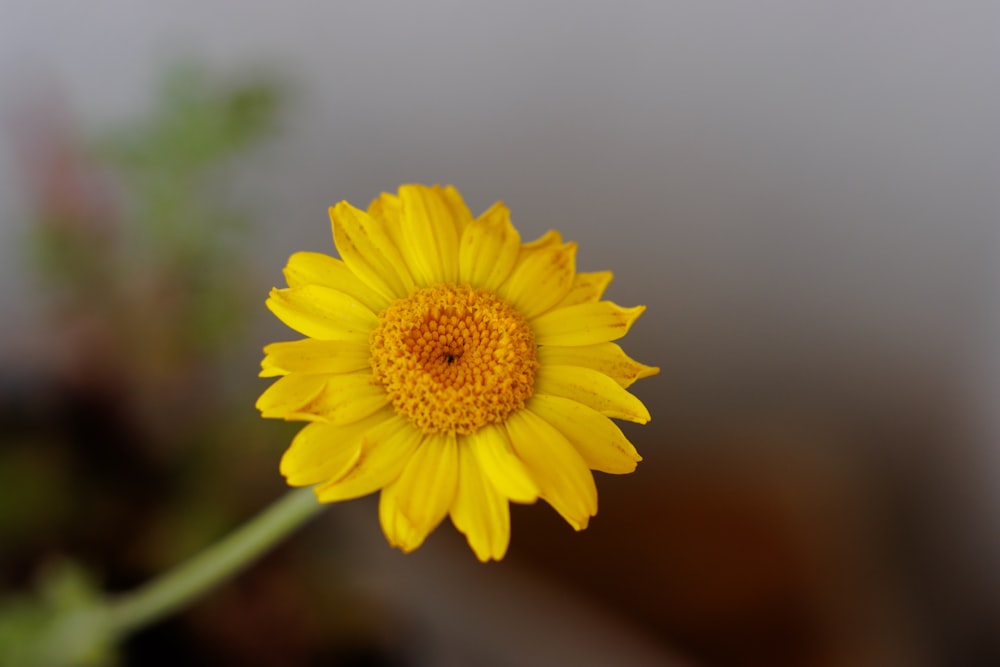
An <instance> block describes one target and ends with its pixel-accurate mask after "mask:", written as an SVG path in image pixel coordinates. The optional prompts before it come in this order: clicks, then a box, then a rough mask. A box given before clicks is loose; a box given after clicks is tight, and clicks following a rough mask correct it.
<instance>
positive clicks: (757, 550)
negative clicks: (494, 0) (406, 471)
mask: <svg viewBox="0 0 1000 667" xmlns="http://www.w3.org/2000/svg"><path fill="white" fill-rule="evenodd" d="M459 4H460V3H448V2H441V1H434V2H429V3H422V4H421V6H420V7H416V6H414V7H410V6H409V5H408V4H407V5H406V6H405V7H404V6H403V3H399V4H397V5H394V6H393V7H392V9H391V10H388V9H386V7H383V6H382V5H381V4H379V3H372V4H367V3H358V4H357V5H352V4H351V3H339V4H338V3H332V4H329V5H327V4H326V3H308V2H293V3H289V4H288V5H287V6H286V5H285V4H280V5H279V4H273V5H261V6H255V7H254V8H253V9H250V8H249V7H246V6H245V5H243V4H240V3H234V2H232V0H214V1H212V2H199V3H195V2H180V3H171V4H170V5H162V6H160V5H156V6H154V5H140V4H137V3H128V2H124V1H118V0H116V1H115V2H112V3H111V7H112V8H113V11H105V12H101V11H92V10H91V9H90V8H89V6H88V7H84V6H83V5H80V6H79V7H77V6H76V5H72V4H65V5H62V6H59V5H57V4H53V5H51V6H48V5H46V6H42V5H41V4H40V3H30V2H18V1H15V2H14V3H12V5H11V9H10V11H9V12H7V16H6V17H5V18H6V20H4V21H0V93H2V94H0V308H2V320H0V607H2V604H3V602H4V601H6V600H9V599H12V598H14V597H15V596H17V595H21V594H26V593H30V592H31V591H33V590H35V589H36V588H37V587H38V586H39V585H40V584H41V585H44V583H45V582H46V581H49V580H50V579H51V577H52V573H53V572H54V571H56V570H58V568H59V566H60V564H61V563H64V562H65V561H66V560H67V559H69V560H72V561H74V562H76V563H77V564H79V565H81V566H82V567H83V568H84V569H85V570H86V572H88V573H89V575H90V576H91V577H93V579H94V580H95V581H96V582H97V583H98V584H99V585H101V586H102V587H104V588H105V589H107V590H112V591H121V590H125V589H128V588H130V587H132V586H135V585H137V584H138V583H140V582H142V581H145V580H147V579H148V578H149V577H151V576H154V575H155V574H156V573H158V572H162V571H163V570H164V569H165V568H167V567H169V566H171V565H172V564H174V563H177V562H180V561H181V560H183V559H184V558H186V557H188V556H190V555H192V554H194V553H196V552H197V551H199V550H200V549H201V548H203V547H204V546H206V545H208V544H210V543H211V542H212V541H213V540H215V539H217V538H218V537H220V536H222V535H224V534H225V533H226V532H227V531H228V530H230V529H232V528H233V527H235V526H237V525H239V523H240V522H241V521H243V520H245V519H246V518H248V517H250V516H252V515H253V514H254V513H255V512H257V511H259V510H260V509H262V508H263V507H265V506H267V505H268V504H269V503H270V502H271V501H272V500H273V499H275V498H277V497H279V496H280V495H281V494H282V493H283V492H284V491H285V487H284V484H283V481H282V480H281V478H280V475H279V474H278V471H277V462H278V460H279V457H280V455H281V452H282V451H283V449H284V448H285V446H286V445H287V443H288V442H289V439H290V438H291V437H292V435H293V434H294V432H295V430H296V428H297V426H296V425H294V424H279V423H273V422H271V421H264V420H261V419H260V418H259V416H258V415H257V413H256V412H255V411H254V410H253V407H252V406H253V402H254V400H255V398H256V396H257V395H258V394H259V392H260V391H261V390H262V389H263V388H264V387H265V386H266V384H267V383H266V382H265V381H263V380H260V379H258V378H256V373H257V364H258V363H259V357H260V348H261V347H262V346H263V345H264V344H266V343H268V342H271V341H274V340H287V339H291V338H293V337H295V336H294V334H292V333H290V332H288V331H287V330H285V329H284V328H282V327H281V326H280V325H279V324H277V323H276V322H274V321H273V318H271V317H270V316H269V314H268V313H267V312H266V310H265V308H264V306H263V300H264V298H265V295H266V293H267V290H268V289H269V288H270V287H271V286H272V285H275V284H279V283H280V282H281V276H280V270H281V266H282V265H283V264H284V262H285V261H286V259H287V257H288V255H289V254H290V253H292V252H294V251H297V250H314V251H319V252H332V251H333V246H332V243H331V241H330V238H329V227H328V223H327V221H326V216H325V211H326V207H327V206H329V205H331V204H334V203H335V202H336V201H338V200H341V199H346V200H349V201H351V202H353V203H355V204H358V205H361V204H364V203H365V202H366V201H368V200H369V199H371V198H372V197H374V196H375V195H377V193H378V192H380V191H382V190H393V189H395V188H396V187H397V186H398V185H399V184H400V183H403V182H410V181H413V182H426V183H434V182H442V183H454V184H455V185H456V186H457V187H458V188H459V189H460V190H461V191H462V192H463V194H464V195H465V196H466V199H467V201H468V203H469V205H470V207H471V208H472V209H473V211H474V212H480V211H482V210H485V209H486V208H487V207H488V206H489V205H490V204H491V203H492V202H493V201H495V200H497V199H503V200H504V201H505V202H506V203H507V204H508V205H509V206H510V208H511V209H512V211H513V213H514V221H515V223H516V224H517V225H518V227H519V229H521V231H522V232H523V235H524V237H525V238H526V239H529V238H534V237H537V236H539V235H541V234H542V233H543V232H544V231H545V230H546V229H549V228H558V229H559V230H560V231H561V232H562V233H563V235H564V237H565V238H567V239H569V240H575V241H578V242H579V243H580V252H579V257H578V262H579V263H578V268H579V269H580V270H583V271H592V270H604V269H613V270H614V271H615V282H614V283H613V284H612V285H611V288H610V291H609V298H611V299H613V300H615V301H617V302H619V303H622V304H623V305H634V304H636V303H643V304H645V305H647V307H648V310H647V312H646V313H645V314H644V315H643V316H642V317H641V318H640V319H639V320H638V322H637V323H636V325H635V327H634V329H633V331H632V332H631V333H630V334H629V336H628V337H627V338H625V339H624V340H623V341H622V344H623V347H624V348H625V349H626V351H628V352H629V353H630V354H632V355H633V356H634V357H636V358H637V359H638V360H640V361H642V362H644V363H648V364H652V365H657V366H660V367H661V368H662V372H661V374H660V375H658V376H656V377H653V378H649V379H646V380H643V381H641V382H639V383H637V384H636V385H635V386H634V387H633V389H634V390H635V392H636V394H637V395H638V396H640V398H642V399H643V400H644V401H645V402H646V404H647V405H648V407H649V409H650V412H651V414H652V415H653V421H652V422H651V423H650V424H649V425H646V426H636V425H631V424H626V425H624V426H623V429H624V430H625V431H626V433H627V435H628V436H629V437H630V438H631V439H632V440H633V442H634V443H635V444H636V446H637V448H638V449H639V451H640V453H641V454H642V455H643V457H644V460H643V462H642V463H641V464H640V465H639V468H638V470H637V471H636V472H635V473H634V474H632V475H628V476H621V477H616V476H609V475H603V474H598V475H597V483H598V490H599V503H600V511H599V513H598V515H597V516H596V517H595V518H594V519H593V520H592V522H591V525H590V527H589V528H588V529H587V530H586V531H582V532H580V533H576V532H574V531H573V530H572V529H571V528H570V527H569V526H567V525H566V524H565V522H563V521H562V520H561V519H560V518H559V517H558V516H557V515H556V513H555V512H554V511H552V510H551V508H549V507H547V506H546V505H545V504H544V503H538V504H537V505H534V506H530V507H522V506H515V507H513V508H512V515H513V520H512V524H513V537H512V542H511V547H510V551H509V554H508V556H507V558H506V559H505V560H504V561H503V562H501V563H495V564H489V565H481V564H479V563H478V562H477V561H476V560H475V558H474V556H473V555H472V553H471V552H470V551H469V549H468V548H467V547H466V545H465V544H464V540H463V538H462V536H461V535H459V534H457V532H456V531H455V530H454V529H453V528H452V527H451V526H450V525H447V522H446V523H445V525H442V526H441V527H440V528H439V529H438V530H437V531H436V532H435V533H434V534H433V535H432V537H431V538H430V539H429V540H428V542H427V544H426V545H424V546H423V547H422V548H421V549H420V550H418V551H417V552H416V553H414V554H409V555H403V554H400V553H398V552H396V551H393V550H392V549H390V548H389V547H388V546H387V545H386V544H385V540H384V538H383V537H382V535H381V533H380V530H379V527H378V521H377V511H376V503H375V500H374V499H373V498H369V499H365V500H361V501H358V502H352V503H345V504H339V505H335V506H332V507H330V508H329V510H328V511H327V512H326V514H325V515H324V516H323V517H322V518H321V519H319V520H318V521H316V522H315V523H314V524H312V525H310V526H308V527H307V528H305V529H304V530H303V531H301V532H300V533H299V534H297V535H295V536H294V537H293V538H292V539H291V540H289V541H288V542H287V543H286V544H284V545H283V546H281V547H280V548H278V549H277V550H275V551H274V552H273V553H272V554H270V555H268V556H267V557H265V558H264V559H263V560H262V561H261V562H260V563H258V564H257V565H255V566H254V567H253V568H251V569H249V570H248V571H246V572H244V573H243V574H241V575H240V576H239V577H238V578H236V579H235V580H233V581H232V582H230V583H228V584H226V585H224V586H222V587H221V588H220V589H218V590H217V591H216V592H214V593H212V594H211V595H210V596H208V597H206V598H205V599H203V600H202V601H201V602H199V603H198V604H196V605H194V606H192V607H191V608H190V609H188V610H186V611H185V612H183V613H182V614H179V615H177V616H175V617H173V618H170V619H168V620H167V621H165V622H163V623H161V624H158V625H156V626H154V627H151V628H149V629H146V630H144V631H142V632H140V633H138V634H137V635H135V636H134V637H132V638H130V639H129V640H128V641H127V642H126V643H125V645H124V646H123V647H122V648H121V653H120V656H119V664H123V665H143V666H150V665H152V666H154V667H155V666H156V665H160V664H163V665H167V664H171V665H173V664H178V663H184V664H191V665H202V664H204V665H219V664H240V665H247V666H248V667H277V666H279V665H281V666H286V665H316V666H319V665H333V666H362V665H365V666H368V665H405V666H416V665H429V666H434V667H439V666H443V667H449V666H455V667H465V666H467V665H475V666H484V667H493V666H505V665H510V666H515V665H516V666H521V665H574V666H579V665H595V666H600V665H674V664H676V665H692V666H696V665H706V666H712V667H715V666H717V667H748V666H754V667H756V666H762V667H763V666H768V667H785V666H787V667H798V666H804V667H813V666H816V667H840V666H844V667H854V666H867V665H872V666H880V667H881V666H895V665H899V666H903V667H909V666H916V667H922V666H924V665H926V666H929V667H934V666H937V665H942V666H951V665H961V666H963V667H964V666H966V665H968V666H977V665H984V666H985V665H994V664H1000V640H998V637H1000V627H998V623H1000V621H998V619H1000V568H998V567H997V563H998V562H1000V560H998V559H1000V539H998V536H1000V531H998V523H997V517H998V515H1000V509H998V508H1000V496H998V494H997V489H998V488H1000V484H998V483H997V474H998V470H1000V468H998V467H997V461H998V457H997V451H998V448H997V434H998V433H1000V428H998V426H1000V423H998V422H997V419H996V414H997V410H996V402H997V400H998V398H997V397H998V396H1000V368H998V367H997V366H996V360H997V359H1000V354H998V349H1000V348H998V346H997V340H1000V337H998V336H997V335H996V333H997V331H998V328H997V325H998V323H1000V302H998V300H997V296H996V295H997V294H998V290H997V286H998V284H1000V283H998V282H997V272H996V266H997V265H998V264H997V262H996V257H997V250H998V247H1000V246H998V245H997V242H998V240H1000V239H998V226H997V224H996V213H997V211H998V210H1000V207H998V206H997V201H996V192H995V191H996V176H997V174H1000V145H998V142H997V134H996V132H995V123H996V118H997V117H998V114H1000V97H998V95H997V93H996V87H995V86H991V85H988V82H991V81H994V80H995V79H996V74H997V63H1000V54H998V53H997V44H1000V42H998V41H997V40H996V39H995V34H994V33H995V30H993V26H995V25H997V20H998V19H1000V17H998V16H997V15H996V14H997V12H996V10H995V9H991V8H984V7H982V6H981V5H979V4H977V3H972V2H961V1H960V2H957V3H931V2H927V3H924V2H916V3H910V4H908V5H907V7H905V8H904V7H902V6H900V5H898V3H891V2H873V3H870V5H868V6H867V9H866V10H865V11H864V12H862V11H860V10H859V9H858V8H855V7H851V6H849V5H846V4H844V3H836V2H829V3H814V4H810V5H808V6H802V5H800V4H798V3H791V2H783V1H782V0H775V1H774V2H770V1H769V2H764V3H762V4H756V3H755V4H753V5H747V6H745V7H743V6H739V7H737V6H735V5H734V6H731V7H728V8H726V9H725V10H720V9H719V8H718V7H715V6H713V5H711V4H708V3H684V2H662V3H642V2H636V3H627V4H629V7H627V8H625V7H616V8H615V9H612V8H611V5H610V4H605V3H599V2H581V3H575V4H572V6H571V5H570V4H569V3H566V4H562V3H553V4H552V5H551V6H550V5H548V4H547V5H546V6H545V7H544V8H542V7H540V6H538V5H537V4H536V3H528V2H518V1H513V2H508V3H502V4H497V5H495V6H491V7H488V8H487V7H486V6H483V7H478V6H477V7H471V6H468V7H464V6H463V7H459ZM237 5H238V6H237ZM43 37H44V38H43ZM168 56H169V57H168ZM175 56H179V57H178V58H177V59H176V60H171V59H170V58H173V57H175ZM176 62H179V63H181V64H180V66H174V65H171V64H169V63H176ZM248 63H258V65H256V66H250V65H248ZM260 63H263V64H260ZM991 364H993V365H991Z"/></svg>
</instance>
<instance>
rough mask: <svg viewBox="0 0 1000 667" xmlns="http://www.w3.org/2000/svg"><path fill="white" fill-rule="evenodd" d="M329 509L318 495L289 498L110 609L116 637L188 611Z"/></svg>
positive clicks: (117, 599)
mask: <svg viewBox="0 0 1000 667" xmlns="http://www.w3.org/2000/svg"><path fill="white" fill-rule="evenodd" d="M324 507H325V505H322V504H321V503H319V502H318V501H317V500H316V495H315V494H314V493H313V491H312V489H297V490H295V491H291V492H289V493H288V494H286V495H285V496H284V497H283V498H281V499H280V500H278V501H277V502H275V503H274V504H273V505H271V506H270V507H268V508H267V509H266V510H264V511H263V512H261V513H260V514H258V515H257V516H256V517H254V518H253V519H251V520H250V521H248V522H247V523H245V524H243V526H241V527H240V528H239V529H237V530H236V531H235V532H233V533H232V534H230V535H229V536H227V537H225V538H223V539H222V540H221V541H220V542H218V543H216V544H214V545H213V546H211V547H209V548H208V549H206V550H205V551H203V552H202V553H200V554H198V555H197V556H195V557H194V558H192V559H191V560H189V561H187V562H185V563H181V564H180V565H178V566H176V567H174V568H173V569H172V570H168V571H167V572H165V573H164V574H162V575H160V576H159V577H157V578H156V579H153V580H152V581H150V582H148V583H146V584H144V585H142V586H141V587H139V588H138V589H136V590H134V591H130V592H127V593H123V594H121V595H119V596H117V597H115V598H112V599H111V600H110V601H109V602H108V608H107V611H108V614H109V622H110V625H111V628H110V629H111V631H112V632H113V633H115V634H117V635H118V636H124V635H126V634H128V633H129V632H132V631H134V630H137V629H139V628H141V627H143V626H146V625H149V624H151V623H153V622H155V621H158V620H160V619H161V618H163V617H165V616H168V615H170V614H171V613H173V612H175V611H177V610H179V609H181V608H183V607H184V606H185V605H186V604H188V603H190V602H192V601H193V600H194V599H195V598H197V597H198V596H200V595H203V594H204V593H207V592H208V591H209V590H211V589H212V587H214V586H217V585H218V584H221V583H222V582H223V581H225V580H226V579H228V578H229V577H231V576H233V575H234V574H236V573H237V572H239V571H240V570H241V569H242V568H244V567H246V566H247V565H249V564H250V563H251V562H253V561H254V560H255V559H256V558H258V557H259V556H262V555H263V554H264V553H266V552H267V551H268V550H269V549H271V548H272V547H274V546H276V545H277V544H278V543H279V542H280V541H281V540H282V539H283V538H284V537H285V536H287V535H288V534H289V533H291V532H292V531H293V530H295V529H296V528H298V527H299V526H301V525H302V524H304V523H305V522H306V521H307V520H309V519H310V518H312V517H313V516H316V515H317V514H319V512H320V511H322V509H323V508H324Z"/></svg>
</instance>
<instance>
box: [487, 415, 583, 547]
mask: <svg viewBox="0 0 1000 667" xmlns="http://www.w3.org/2000/svg"><path fill="white" fill-rule="evenodd" d="M506 426H507V431H508V433H510V441H511V444H512V445H513V446H514V452H515V453H516V454H517V456H518V457H519V458H520V459H521V460H522V461H524V464H525V466H527V468H528V471H529V472H530V473H531V476H532V478H534V480H535V481H536V482H537V483H538V486H539V488H540V489H541V496H542V498H544V499H545V501H546V502H548V503H549V504H550V505H552V507H554V508H555V510H556V511H557V512H559V514H560V515H561V516H562V517H563V518H564V519H566V521H567V522H568V523H569V525H571V526H573V528H575V529H576V530H583V529H584V528H586V527H587V523H588V522H589V521H590V517H592V516H594V515H595V514H597V487H596V486H595V485H594V476H593V475H592V474H591V473H590V469H589V468H587V464H586V463H584V462H583V458H582V457H581V456H580V454H579V452H577V451H576V449H574V447H573V445H571V444H570V443H569V441H568V440H567V439H566V437H565V436H564V435H563V434H562V433H560V432H559V431H558V430H556V428H555V427H554V426H552V425H551V424H549V423H548V422H546V421H545V420H543V419H542V418H541V417H539V416H538V415H536V414H534V413H532V412H531V411H530V410H519V411H517V412H515V413H514V414H512V415H511V416H510V417H508V418H507V421H506Z"/></svg>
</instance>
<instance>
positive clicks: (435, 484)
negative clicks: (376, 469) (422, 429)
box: [379, 434, 458, 553]
mask: <svg viewBox="0 0 1000 667" xmlns="http://www.w3.org/2000/svg"><path fill="white" fill-rule="evenodd" d="M457 484H458V445H457V442H456V440H455V435H454V434H435V435H429V436H426V437H425V438H424V440H423V442H422V443H420V446H419V447H418V448H417V450H416V451H415V452H413V454H412V455H411V456H410V460H409V462H407V464H406V467H405V468H403V472H402V473H400V475H399V477H397V478H396V480H395V481H393V482H392V483H390V484H388V485H387V486H386V487H385V488H384V489H383V490H382V495H381V497H380V499H379V505H380V507H379V517H380V519H381V520H382V529H383V531H384V532H385V536H386V538H387V539H388V540H389V544H391V545H392V546H394V547H399V548H400V549H402V550H403V551H404V552H407V553H408V552H410V551H413V550H414V549H416V548H417V547H419V546H420V545H421V544H423V542H424V540H425V539H426V538H427V536H428V535H429V534H430V533H431V531H432V530H434V529H435V528H437V526H438V524H439V523H441V520H442V519H444V517H445V515H446V514H448V509H449V508H450V507H451V505H452V501H453V500H454V499H455V488H456V486H457ZM383 505H384V507H383Z"/></svg>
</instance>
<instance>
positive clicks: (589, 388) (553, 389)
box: [535, 366, 649, 424]
mask: <svg viewBox="0 0 1000 667" xmlns="http://www.w3.org/2000/svg"><path fill="white" fill-rule="evenodd" d="M535 394H550V395H552V396H562V397H563V398H569V399H572V400H574V401H577V402H579V403H583V404H584V405H589V406H590V407H591V408H593V409H594V410H597V411H598V412H600V413H601V414H602V415H607V416H608V417H615V418H617V419H627V420H629V421H633V422H638V423H640V424H645V423H646V422H648V421H649V411H648V410H647V409H646V406H645V405H643V404H642V401H640V400H639V399H638V398H636V397H635V396H633V395H632V394H630V393H629V392H628V390H627V389H625V388H624V387H622V386H621V385H620V384H618V383H617V382H615V381H614V380H612V379H611V378H609V377H608V376H607V375H605V374H604V373H600V372H598V371H595V370H591V369H589V368H581V367H579V366H541V367H540V368H539V369H538V374H537V375H536V376H535Z"/></svg>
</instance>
